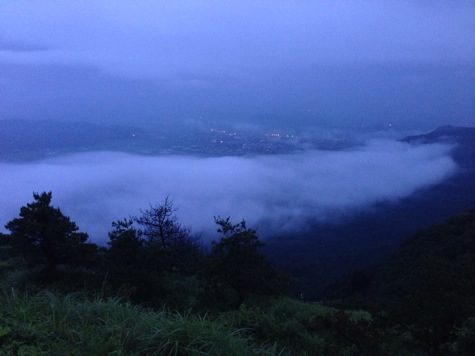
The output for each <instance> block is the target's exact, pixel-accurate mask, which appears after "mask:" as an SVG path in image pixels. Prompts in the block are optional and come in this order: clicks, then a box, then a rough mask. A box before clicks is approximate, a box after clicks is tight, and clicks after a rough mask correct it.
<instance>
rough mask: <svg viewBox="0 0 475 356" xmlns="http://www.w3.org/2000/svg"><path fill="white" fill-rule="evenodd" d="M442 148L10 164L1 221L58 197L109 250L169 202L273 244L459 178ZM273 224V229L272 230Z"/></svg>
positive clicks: (93, 156)
mask: <svg viewBox="0 0 475 356" xmlns="http://www.w3.org/2000/svg"><path fill="white" fill-rule="evenodd" d="M449 149H450V148H449V147H448V146H442V145H422V146H411V145H409V144H405V143H400V142H394V141H389V140H373V141H370V142H369V143H367V144H366V145H365V146H362V147H359V148H358V149H353V150H349V151H307V152H303V153H298V154H289V155H272V156H257V157H219V158H202V157H189V156H160V157H144V156H136V155H130V154H125V153H113V152H92V153H82V154H75V155H71V156H62V157H57V158H51V159H48V160H44V161H40V162H35V163H28V164H7V163H1V164H0V172H1V173H0V197H1V200H2V203H1V205H2V209H1V211H0V221H1V223H2V224H5V223H6V222H7V221H9V220H10V219H12V218H13V217H15V216H17V215H18V211H19V208H20V206H22V205H25V204H26V203H27V202H30V201H31V200H32V195H31V193H32V192H33V191H36V192H40V191H50V190H51V191H53V205H55V206H59V207H60V208H61V209H62V211H63V212H64V213H65V214H66V215H68V216H70V217H71V218H72V220H74V221H76V222H77V223H78V225H79V227H80V228H81V230H82V231H85V232H88V233H89V234H90V236H91V238H92V239H93V240H94V241H96V242H100V243H103V242H104V241H106V240H107V231H108V230H110V224H111V222H112V221H115V220H118V219H122V218H124V217H127V216H129V214H131V215H136V214H138V213H139V210H140V209H146V208H148V206H149V204H156V203H160V202H161V201H163V199H164V198H165V197H166V196H167V195H168V194H169V195H170V197H171V198H172V199H173V201H174V204H175V205H176V206H177V207H178V208H179V210H178V212H177V213H178V216H179V218H180V221H181V222H182V223H183V224H185V225H191V226H192V228H193V231H194V232H197V233H198V232H204V233H203V236H204V237H205V238H207V239H208V238H209V236H211V238H214V234H212V233H210V232H211V231H213V230H214V226H213V225H214V224H213V216H217V215H221V216H222V217H227V216H230V217H231V218H232V220H233V221H238V220H240V219H246V221H248V222H249V223H250V226H258V227H259V231H260V233H261V234H262V235H264V236H271V235H272V234H275V233H280V232H286V231H287V232H288V231H300V230H302V229H305V226H307V225H308V222H309V221H329V220H335V219H339V218H341V217H342V216H347V215H348V214H350V215H351V213H352V212H358V211H360V210H361V209H366V208H368V207H370V206H371V205H372V204H374V203H376V202H380V201H397V200H398V199H401V198H403V197H406V196H409V195H411V194H412V193H413V192H414V191H416V190H417V189H421V188H423V187H426V186H429V185H433V184H437V183H439V182H441V181H442V180H443V179H445V178H447V177H448V176H450V175H451V174H453V173H454V172H455V170H456V165H455V163H454V161H453V160H452V159H451V158H450V156H449V154H448V153H449ZM264 221H265V222H264Z"/></svg>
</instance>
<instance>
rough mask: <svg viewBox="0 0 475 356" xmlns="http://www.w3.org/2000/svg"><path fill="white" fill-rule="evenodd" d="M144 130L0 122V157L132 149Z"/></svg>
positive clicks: (67, 123) (29, 122) (101, 126)
mask: <svg viewBox="0 0 475 356" xmlns="http://www.w3.org/2000/svg"><path fill="white" fill-rule="evenodd" d="M148 137H149V134H148V133H147V131H145V130H144V129H140V128H137V127H127V126H103V125H98V124H93V123H88V122H61V121H46V120H44V121H31V120H14V119H11V120H0V158H3V159H6V160H9V159H12V160H16V159H20V160H22V159H26V160H29V159H38V158H43V157H47V156H49V155H51V154H55V153H64V152H70V151H84V150H94V149H114V148H115V147H117V148H119V147H122V148H127V147H133V145H134V144H135V143H136V142H138V140H139V139H142V140H143V139H145V138H148Z"/></svg>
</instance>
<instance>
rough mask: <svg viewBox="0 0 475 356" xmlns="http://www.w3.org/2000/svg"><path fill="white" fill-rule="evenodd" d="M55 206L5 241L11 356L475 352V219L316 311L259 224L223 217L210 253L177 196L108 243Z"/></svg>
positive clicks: (467, 217) (412, 247)
mask: <svg viewBox="0 0 475 356" xmlns="http://www.w3.org/2000/svg"><path fill="white" fill-rule="evenodd" d="M51 199H52V195H51V193H41V194H34V202H33V203H30V204H27V205H26V206H25V207H22V208H21V210H20V216H19V218H16V219H13V220H12V221H10V222H8V223H7V224H6V228H7V229H8V230H9V231H10V234H7V235H5V234H3V235H1V234H0V351H1V352H0V353H1V354H6V355H32V354H34V355H69V354H72V355H90V354H92V355H107V354H116V355H161V354H179V355H184V354H216V355H223V354H236V355H251V354H258V355H267V354H269V355H274V354H281V355H357V354H364V355H378V354H385V355H414V354H418V355H426V354H435V355H438V354H458V355H470V354H474V353H475V281H474V278H473V276H474V275H475V210H471V211H467V212H464V213H461V214H459V215H456V216H454V217H453V218H451V219H449V220H447V222H445V223H444V224H441V225H438V226H433V227H430V228H428V229H425V230H422V231H419V232H417V233H416V234H414V235H413V236H412V237H411V238H409V239H408V240H407V241H406V242H405V243H404V244H402V245H401V246H400V247H399V249H398V250H397V251H396V252H395V253H394V254H393V255H392V256H391V257H390V258H389V259H388V260H387V261H386V262H384V263H382V264H381V265H379V266H377V267H375V268H372V269H371V270H363V271H355V272H353V273H351V274H349V275H348V278H347V279H346V280H345V281H343V282H342V283H340V284H338V285H335V287H334V288H332V290H331V298H329V300H327V301H325V302H320V303H304V302H302V301H299V300H296V299H292V298H289V297H286V296H285V295H286V293H287V292H288V291H289V290H290V289H291V287H292V285H293V283H295V282H294V281H293V280H292V279H291V278H290V277H288V276H287V275H285V274H284V273H282V272H281V271H278V270H277V269H275V268H274V267H273V266H272V265H271V264H270V263H269V262H268V261H267V259H266V256H265V255H264V254H263V253H262V252H261V250H260V249H261V247H262V246H263V243H262V242H261V241H260V239H259V236H258V235H257V231H256V230H255V229H252V228H248V227H247V225H246V223H245V221H241V222H240V223H238V224H233V223H231V222H230V219H229V218H227V219H222V218H219V217H218V218H216V219H215V222H216V224H217V225H218V232H219V233H220V234H221V237H220V239H219V240H218V241H215V242H213V244H212V247H211V250H210V251H206V250H205V249H204V248H202V247H201V246H200V244H199V241H198V239H197V238H196V237H195V236H193V235H192V233H191V229H190V228H188V227H185V226H183V225H181V224H180V223H179V221H178V220H177V218H176V216H175V214H174V211H175V209H174V208H173V204H172V202H171V201H170V200H169V199H168V198H167V199H165V201H164V202H163V203H162V204H159V205H156V206H151V207H150V208H149V209H147V210H145V211H142V212H141V215H140V216H138V217H131V218H129V219H124V220H119V221H116V222H114V223H113V224H112V231H111V232H110V233H109V243H108V248H105V247H99V246H96V245H94V244H92V243H88V242H87V235H86V234H84V233H79V232H78V227H77V226H76V224H75V223H74V222H71V221H70V219H69V218H68V217H66V216H64V215H63V214H62V213H61V211H60V210H59V209H58V208H55V207H53V206H51Z"/></svg>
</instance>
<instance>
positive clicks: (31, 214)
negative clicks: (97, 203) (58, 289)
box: [5, 192, 89, 268]
mask: <svg viewBox="0 0 475 356" xmlns="http://www.w3.org/2000/svg"><path fill="white" fill-rule="evenodd" d="M33 198H34V201H33V202H32V203H29V204H27V205H26V206H23V207H22V208H21V209H20V217H19V218H15V219H13V220H11V221H10V222H8V223H7V224H6V225H5V228H6V229H7V230H9V231H10V235H7V240H8V241H9V243H10V244H11V245H12V247H14V248H15V249H16V250H17V251H18V252H19V253H20V254H21V255H22V256H23V258H24V259H25V261H26V262H27V264H28V265H30V266H32V265H36V264H39V263H44V264H46V265H47V267H50V268H54V267H55V266H56V265H58V264H72V263H73V262H77V259H78V256H82V255H83V252H84V251H86V250H89V249H88V248H87V247H89V246H87V245H88V244H85V242H86V241H87V239H88V235H87V234H85V233H81V232H77V231H78V227H77V225H76V223H74V222H72V221H71V220H70V218H69V217H67V216H64V215H63V214H62V213H61V210H60V209H59V208H55V207H53V206H51V205H50V204H51V199H52V193H51V192H48V193H47V192H43V193H41V194H38V193H33Z"/></svg>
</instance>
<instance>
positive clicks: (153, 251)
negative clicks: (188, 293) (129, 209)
mask: <svg viewBox="0 0 475 356" xmlns="http://www.w3.org/2000/svg"><path fill="white" fill-rule="evenodd" d="M176 211H177V209H176V208H174V207H173V202H172V201H171V200H170V199H169V197H166V198H165V200H164V201H163V203H161V204H159V205H155V206H150V209H147V210H145V211H143V210H141V213H142V215H141V216H139V217H135V218H134V219H133V221H135V222H136V223H137V224H139V225H140V226H141V227H142V228H143V229H142V230H140V232H141V233H142V234H143V235H144V236H145V237H146V240H145V247H146V251H147V253H148V255H149V257H151V259H152V260H153V261H152V262H153V263H156V264H158V265H160V266H161V269H165V270H179V271H181V272H186V271H187V270H190V269H191V268H192V266H193V258H194V257H196V255H197V254H198V253H199V247H200V246H199V243H198V238H197V237H194V236H192V234H191V229H190V228H189V227H185V226H183V225H182V224H181V223H180V222H179V221H178V217H177V216H176V215H175V212H176Z"/></svg>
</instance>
